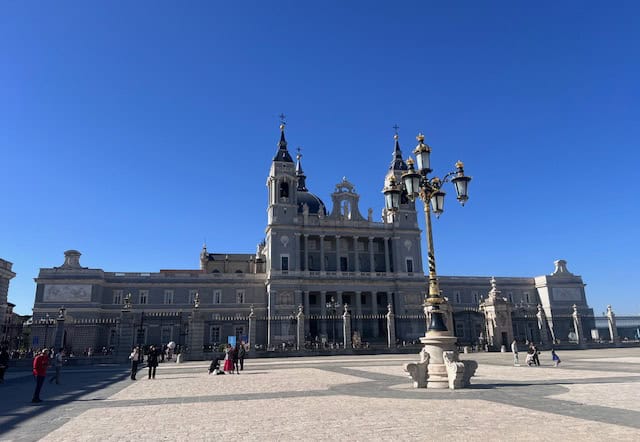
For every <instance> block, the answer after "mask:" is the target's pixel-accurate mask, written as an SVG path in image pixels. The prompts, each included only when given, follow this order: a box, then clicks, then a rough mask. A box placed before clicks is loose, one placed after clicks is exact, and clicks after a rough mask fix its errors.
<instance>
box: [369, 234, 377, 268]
mask: <svg viewBox="0 0 640 442" xmlns="http://www.w3.org/2000/svg"><path fill="white" fill-rule="evenodd" d="M375 264H376V263H375V260H374V259H373V236H370V237H369V272H370V273H371V274H372V275H373V274H374V273H375V272H376V266H375Z"/></svg>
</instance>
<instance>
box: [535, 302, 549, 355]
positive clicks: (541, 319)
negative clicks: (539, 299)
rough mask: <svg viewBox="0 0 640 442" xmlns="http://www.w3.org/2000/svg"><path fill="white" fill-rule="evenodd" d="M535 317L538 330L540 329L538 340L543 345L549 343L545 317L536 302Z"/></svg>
mask: <svg viewBox="0 0 640 442" xmlns="http://www.w3.org/2000/svg"><path fill="white" fill-rule="evenodd" d="M536 318H538V330H539V331H540V341H541V343H542V345H543V347H544V346H547V345H548V344H549V332H548V330H547V317H546V315H545V314H544V310H543V309H542V306H541V305H540V304H538V313H536Z"/></svg>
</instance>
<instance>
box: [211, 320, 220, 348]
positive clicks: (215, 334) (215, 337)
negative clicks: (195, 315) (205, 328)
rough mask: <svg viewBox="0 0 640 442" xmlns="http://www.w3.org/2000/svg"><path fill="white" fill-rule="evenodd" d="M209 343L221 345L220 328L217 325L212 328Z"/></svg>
mask: <svg viewBox="0 0 640 442" xmlns="http://www.w3.org/2000/svg"><path fill="white" fill-rule="evenodd" d="M209 342H210V343H212V344H219V343H220V327H219V326H217V325H214V326H213V327H211V333H210V335H209Z"/></svg>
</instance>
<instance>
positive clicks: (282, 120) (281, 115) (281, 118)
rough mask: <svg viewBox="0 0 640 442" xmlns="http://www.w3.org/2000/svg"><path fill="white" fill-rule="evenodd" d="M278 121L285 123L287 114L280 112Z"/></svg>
mask: <svg viewBox="0 0 640 442" xmlns="http://www.w3.org/2000/svg"><path fill="white" fill-rule="evenodd" d="M279 117H280V123H282V124H287V116H286V115H285V114H280V115H279Z"/></svg>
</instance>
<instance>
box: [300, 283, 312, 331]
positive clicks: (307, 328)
mask: <svg viewBox="0 0 640 442" xmlns="http://www.w3.org/2000/svg"><path fill="white" fill-rule="evenodd" d="M309 293H310V292H309V291H308V290H305V291H303V292H302V299H303V300H304V303H303V308H304V311H305V312H307V314H311V310H310V307H309ZM309 331H310V324H307V323H306V322H305V331H304V332H305V333H309Z"/></svg>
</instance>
